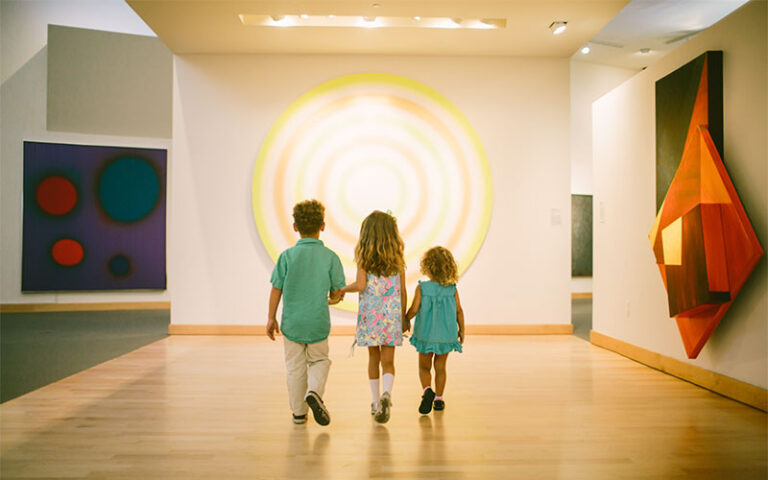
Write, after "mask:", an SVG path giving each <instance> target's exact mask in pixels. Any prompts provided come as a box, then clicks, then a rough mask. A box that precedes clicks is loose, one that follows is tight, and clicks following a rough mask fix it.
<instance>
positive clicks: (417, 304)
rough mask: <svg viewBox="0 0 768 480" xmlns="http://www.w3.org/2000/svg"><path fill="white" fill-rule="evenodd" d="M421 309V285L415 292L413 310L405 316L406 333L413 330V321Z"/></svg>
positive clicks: (409, 310) (404, 327)
mask: <svg viewBox="0 0 768 480" xmlns="http://www.w3.org/2000/svg"><path fill="white" fill-rule="evenodd" d="M419 308H421V285H416V290H415V291H414V292H413V303H412V304H411V308H409V309H408V313H406V314H405V321H404V322H403V331H404V332H407V331H408V330H410V329H411V319H412V318H413V317H415V316H416V314H417V313H419ZM406 326H407V328H406Z"/></svg>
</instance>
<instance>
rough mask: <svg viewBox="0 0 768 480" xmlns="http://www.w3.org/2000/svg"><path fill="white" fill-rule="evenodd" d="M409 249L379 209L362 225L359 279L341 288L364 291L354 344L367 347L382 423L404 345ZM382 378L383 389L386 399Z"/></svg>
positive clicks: (357, 256) (377, 413)
mask: <svg viewBox="0 0 768 480" xmlns="http://www.w3.org/2000/svg"><path fill="white" fill-rule="evenodd" d="M404 248H405V246H404V244H403V239H402V238H400V234H399V233H398V230H397V221H396V220H395V217H393V216H392V215H390V214H388V213H384V212H380V211H378V210H376V211H374V212H373V213H371V214H370V215H368V216H367V217H366V218H365V220H363V225H362V227H360V239H359V240H358V242H357V246H356V247H355V263H357V278H356V280H355V282H354V283H350V284H349V285H347V286H345V287H344V288H342V289H341V291H342V293H346V292H360V298H359V302H358V303H359V306H358V312H357V329H356V331H355V342H356V343H357V345H360V346H365V347H368V379H369V382H370V386H371V399H372V402H371V414H373V415H374V419H375V420H376V421H377V422H379V423H386V422H387V421H388V420H389V412H390V408H391V406H392V397H391V395H392V384H393V383H394V380H395V347H396V346H398V347H399V346H401V345H402V344H403V330H402V322H403V317H404V316H405V307H406V293H405V258H404V255H403V250H404ZM380 373H381V375H380ZM379 377H381V380H382V381H381V383H382V385H381V386H382V387H383V393H381V396H379V388H380V386H379Z"/></svg>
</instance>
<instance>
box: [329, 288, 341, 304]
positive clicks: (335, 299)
mask: <svg viewBox="0 0 768 480" xmlns="http://www.w3.org/2000/svg"><path fill="white" fill-rule="evenodd" d="M342 300H344V292H343V291H342V290H336V291H334V292H331V295H330V297H328V305H336V304H337V303H339V302H341V301H342Z"/></svg>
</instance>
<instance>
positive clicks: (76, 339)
mask: <svg viewBox="0 0 768 480" xmlns="http://www.w3.org/2000/svg"><path fill="white" fill-rule="evenodd" d="M169 323H170V311H168V310H133V311H108V312H45V313H4V314H2V316H0V402H6V401H8V400H11V399H13V398H16V397H18V396H21V395H24V394H25V393H29V392H31V391H32V390H36V389H38V388H40V387H43V386H45V385H48V384H49V383H53V382H56V381H58V380H61V379H62V378H65V377H68V376H70V375H73V374H75V373H77V372H80V371H82V370H85V369H87V368H90V367H92V366H94V365H98V364H99V363H103V362H106V361H107V360H111V359H113V358H115V357H119V356H120V355H124V354H126V353H128V352H130V351H132V350H135V349H137V348H140V347H143V346H144V345H148V344H150V343H152V342H155V341H157V340H160V339H162V338H165V337H166V336H167V335H168V324H169Z"/></svg>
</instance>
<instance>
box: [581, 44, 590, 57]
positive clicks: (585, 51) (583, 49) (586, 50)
mask: <svg viewBox="0 0 768 480" xmlns="http://www.w3.org/2000/svg"><path fill="white" fill-rule="evenodd" d="M589 51H590V49H589V45H584V46H583V47H581V53H583V54H584V55H586V54H588V53H589Z"/></svg>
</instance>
